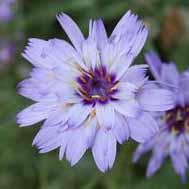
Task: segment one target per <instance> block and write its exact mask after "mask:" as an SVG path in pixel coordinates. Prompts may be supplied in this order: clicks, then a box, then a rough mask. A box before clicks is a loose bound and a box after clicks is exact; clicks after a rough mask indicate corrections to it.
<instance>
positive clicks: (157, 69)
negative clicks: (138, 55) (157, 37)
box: [145, 51, 162, 80]
mask: <svg viewBox="0 0 189 189" xmlns="http://www.w3.org/2000/svg"><path fill="white" fill-rule="evenodd" d="M145 59H146V62H147V63H148V64H149V66H150V70H151V72H152V74H153V76H154V77H155V79H156V80H161V68H162V61H161V59H160V58H159V57H158V56H157V54H156V53H154V52H153V51H150V52H148V53H146V55H145Z"/></svg>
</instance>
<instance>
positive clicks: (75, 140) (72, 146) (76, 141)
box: [66, 128, 87, 166]
mask: <svg viewBox="0 0 189 189" xmlns="http://www.w3.org/2000/svg"><path fill="white" fill-rule="evenodd" d="M86 150H87V145H86V143H85V137H84V133H83V132H82V129H80V128H78V129H75V130H73V131H72V134H71V138H70V139H69V142H68V144H67V148H66V159H67V160H68V161H69V162H70V164H71V166H74V165H75V164H76V163H77V162H78V161H79V160H80V159H81V158H82V156H83V155H84V153H85V152H86Z"/></svg>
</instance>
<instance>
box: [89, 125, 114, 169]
mask: <svg viewBox="0 0 189 189" xmlns="http://www.w3.org/2000/svg"><path fill="white" fill-rule="evenodd" d="M92 152H93V157H94V160H95V162H96V165H97V167H98V168H99V169H100V170H101V171H102V172H106V171H107V170H108V169H111V168H112V166H113V164H114V161H115V157H116V139H115V137H114V135H113V134H112V132H111V131H104V130H102V129H99V131H98V132H97V135H96V139H95V143H94V145H93V147H92Z"/></svg>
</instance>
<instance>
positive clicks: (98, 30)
mask: <svg viewBox="0 0 189 189" xmlns="http://www.w3.org/2000/svg"><path fill="white" fill-rule="evenodd" d="M89 36H90V37H92V38H93V39H94V40H95V41H96V42H97V46H98V48H99V49H103V47H105V45H106V44H107V43H108V36H107V33H106V29H105V27H104V23H103V21H102V20H101V19H98V20H95V21H92V20H91V21H90V26H89Z"/></svg>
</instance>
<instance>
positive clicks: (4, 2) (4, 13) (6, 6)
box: [0, 0, 15, 22]
mask: <svg viewBox="0 0 189 189" xmlns="http://www.w3.org/2000/svg"><path fill="white" fill-rule="evenodd" d="M13 3H15V0H1V1H0V22H8V21H10V20H11V19H12V17H13V10H12V5H13Z"/></svg>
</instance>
